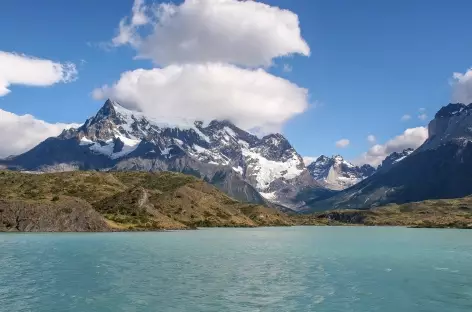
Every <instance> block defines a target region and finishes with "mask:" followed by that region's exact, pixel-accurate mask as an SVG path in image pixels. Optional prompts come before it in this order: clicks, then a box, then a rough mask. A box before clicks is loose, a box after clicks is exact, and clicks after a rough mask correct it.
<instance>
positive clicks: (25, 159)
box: [6, 100, 320, 207]
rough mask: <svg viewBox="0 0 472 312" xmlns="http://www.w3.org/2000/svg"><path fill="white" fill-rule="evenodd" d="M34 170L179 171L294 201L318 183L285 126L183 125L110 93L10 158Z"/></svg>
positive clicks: (253, 194)
mask: <svg viewBox="0 0 472 312" xmlns="http://www.w3.org/2000/svg"><path fill="white" fill-rule="evenodd" d="M6 165H7V166H8V167H9V168H12V169H18V170H29V171H43V172H47V171H64V170H90V169H93V170H139V171H162V170H169V171H178V172H183V173H189V174H193V175H196V176H198V177H201V178H204V179H206V180H207V181H209V182H211V183H213V184H214V185H216V186H217V187H219V188H220V189H222V190H224V191H225V192H227V193H228V194H229V195H231V196H233V197H235V198H237V199H240V200H245V201H250V202H257V203H261V202H265V201H269V202H272V203H276V204H279V205H283V206H287V207H297V206H299V205H301V204H303V203H302V202H300V201H299V200H298V199H296V195H297V194H298V193H299V191H300V190H301V189H304V188H311V187H314V188H317V187H320V186H319V184H318V183H317V182H316V181H314V179H313V178H312V177H311V176H310V173H309V172H308V170H307V169H306V168H305V165H304V163H303V160H302V157H301V156H300V155H299V154H298V153H297V152H296V150H295V149H294V148H293V147H292V145H291V144H290V143H289V142H288V140H287V139H286V138H285V137H284V136H283V135H281V134H269V135H267V136H264V137H262V138H259V137H257V136H255V135H253V134H251V133H249V132H247V131H244V130H242V129H240V128H238V127H237V126H235V125H234V124H232V123H231V122H230V121H226V120H223V121H220V120H214V121H212V122H210V123H209V124H208V125H204V124H203V123H202V122H198V121H197V122H185V123H183V125H181V126H179V127H176V126H170V125H168V124H166V123H163V122H160V121H158V120H155V119H153V118H150V117H149V116H146V115H145V114H143V113H142V112H136V111H132V110H129V109H127V108H124V107H123V106H121V105H120V104H118V103H117V102H114V101H112V100H107V101H106V102H105V104H104V105H103V107H102V108H101V109H100V110H99V111H98V112H97V114H96V115H95V116H93V117H91V118H89V119H87V120H86V122H85V123H84V124H83V125H82V126H80V127H79V128H77V129H68V130H65V131H64V132H63V133H62V134H61V135H59V136H58V137H54V138H49V139H47V140H45V141H44V142H42V143H40V144H39V145H38V146H36V147H35V148H33V149H32V150H30V151H28V152H26V153H24V154H22V155H19V156H16V157H12V158H11V159H9V160H7V161H6Z"/></svg>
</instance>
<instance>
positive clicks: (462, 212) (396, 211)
mask: <svg viewBox="0 0 472 312" xmlns="http://www.w3.org/2000/svg"><path fill="white" fill-rule="evenodd" d="M294 221H295V222H296V223H298V224H302V225H319V224H324V225H346V224H349V225H379V226H410V227H428V228H429V227H430V228H469V229H472V197H471V196H468V197H464V198H456V199H440V200H426V201H420V202H412V203H406V204H402V205H396V204H389V205H387V206H382V207H378V208H372V209H369V210H354V209H340V210H332V211H326V212H320V213H316V214H312V215H298V216H295V217H294Z"/></svg>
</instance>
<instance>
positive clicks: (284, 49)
mask: <svg viewBox="0 0 472 312" xmlns="http://www.w3.org/2000/svg"><path fill="white" fill-rule="evenodd" d="M146 24H147V25H148V26H149V25H151V26H152V28H153V30H152V31H151V33H150V34H149V35H147V36H144V37H141V36H140V34H139V32H138V28H139V27H140V26H143V25H146ZM112 43H113V45H115V46H119V45H124V44H130V45H131V46H133V47H134V48H135V49H136V50H137V51H138V57H141V58H149V59H152V60H153V61H154V62H155V63H156V64H158V65H161V66H167V65H169V64H185V63H199V62H223V63H231V64H236V65H242V66H249V67H257V66H261V65H262V66H269V65H271V64H272V59H273V58H276V57H280V56H287V55H292V54H295V53H298V54H302V55H305V56H309V55H310V48H309V46H308V44H307V43H306V42H305V40H303V38H302V36H301V33H300V27H299V20H298V16H297V15H296V14H295V13H293V12H291V11H289V10H283V9H280V8H278V7H274V6H269V5H267V4H264V3H260V2H257V1H238V0H217V1H215V0H186V1H184V2H183V3H182V4H180V5H174V4H171V3H163V4H160V5H157V6H154V7H151V6H149V7H146V6H144V4H143V2H142V1H141V0H135V3H134V6H133V12H132V17H131V19H129V18H124V19H122V20H121V22H120V25H119V30H118V35H117V36H116V37H115V38H113V40H112Z"/></svg>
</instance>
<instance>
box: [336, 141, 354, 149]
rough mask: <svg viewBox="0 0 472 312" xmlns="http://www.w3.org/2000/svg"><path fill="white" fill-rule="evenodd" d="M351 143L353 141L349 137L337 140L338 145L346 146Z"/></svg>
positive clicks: (340, 146)
mask: <svg viewBox="0 0 472 312" xmlns="http://www.w3.org/2000/svg"><path fill="white" fill-rule="evenodd" d="M349 143H351V142H350V141H349V140H348V139H341V140H339V141H336V147H339V148H345V147H348V146H349Z"/></svg>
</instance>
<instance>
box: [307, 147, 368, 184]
mask: <svg viewBox="0 0 472 312" xmlns="http://www.w3.org/2000/svg"><path fill="white" fill-rule="evenodd" d="M307 168H308V171H309V172H310V174H311V176H312V177H313V178H314V179H315V180H316V181H318V182H320V183H321V184H322V185H323V186H325V187H327V188H329V189H332V190H343V189H345V188H348V187H350V186H353V185H354V184H357V183H359V182H360V181H362V180H363V179H365V178H367V177H369V176H371V175H372V174H373V173H374V172H375V168H374V167H372V166H370V165H363V166H360V167H359V166H355V165H353V164H352V163H350V162H348V161H346V160H344V158H343V157H342V156H340V155H336V156H333V157H326V156H324V155H321V156H320V157H318V158H317V159H316V160H315V161H314V162H312V163H311V164H310V165H308V167H307Z"/></svg>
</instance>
